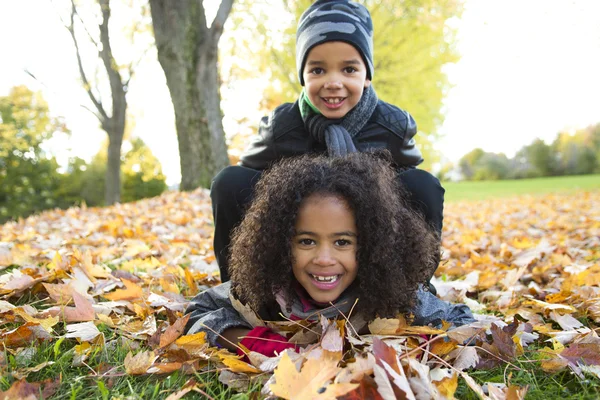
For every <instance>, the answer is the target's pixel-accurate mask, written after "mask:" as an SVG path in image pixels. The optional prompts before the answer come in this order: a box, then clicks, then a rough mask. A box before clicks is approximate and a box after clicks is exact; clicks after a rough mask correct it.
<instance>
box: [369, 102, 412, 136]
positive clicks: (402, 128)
mask: <svg viewBox="0 0 600 400" xmlns="http://www.w3.org/2000/svg"><path fill="white" fill-rule="evenodd" d="M371 121H374V122H376V123H378V124H380V125H382V126H384V127H385V128H387V129H389V130H390V131H392V132H393V133H395V134H396V135H398V136H400V137H404V135H405V134H406V131H407V130H409V129H410V126H411V125H414V124H415V122H414V120H413V118H412V116H411V115H410V114H409V113H408V111H405V110H403V109H401V108H400V107H398V106H395V105H394V104H390V103H387V102H385V101H383V100H379V101H378V103H377V107H376V108H375V111H374V112H373V115H372V116H371Z"/></svg>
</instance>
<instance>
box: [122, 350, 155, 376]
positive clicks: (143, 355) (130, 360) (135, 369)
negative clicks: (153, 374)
mask: <svg viewBox="0 0 600 400" xmlns="http://www.w3.org/2000/svg"><path fill="white" fill-rule="evenodd" d="M157 358H158V356H157V355H156V354H154V352H153V351H140V352H139V353H137V354H136V355H135V356H134V355H133V353H132V352H129V353H127V355H126V356H125V363H124V366H125V372H126V373H127V375H143V374H145V373H146V371H148V368H150V367H151V366H152V364H153V363H154V361H155V360H156V359H157Z"/></svg>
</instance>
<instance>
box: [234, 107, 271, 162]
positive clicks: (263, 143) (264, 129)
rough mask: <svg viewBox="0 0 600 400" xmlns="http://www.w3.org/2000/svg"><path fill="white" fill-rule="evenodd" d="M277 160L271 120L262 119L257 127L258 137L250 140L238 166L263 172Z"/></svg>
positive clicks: (267, 118)
mask: <svg viewBox="0 0 600 400" xmlns="http://www.w3.org/2000/svg"><path fill="white" fill-rule="evenodd" d="M276 160H277V153H276V152H275V144H274V143H273V127H272V119H271V118H269V117H263V118H262V119H261V120H260V125H259V127H258V135H257V136H256V138H254V139H253V140H252V142H251V143H250V145H249V146H248V148H247V149H246V150H245V151H244V154H242V156H241V157H240V165H241V166H243V167H247V168H252V169H257V170H264V169H266V168H268V167H269V166H270V165H271V164H272V163H273V162H274V161H276Z"/></svg>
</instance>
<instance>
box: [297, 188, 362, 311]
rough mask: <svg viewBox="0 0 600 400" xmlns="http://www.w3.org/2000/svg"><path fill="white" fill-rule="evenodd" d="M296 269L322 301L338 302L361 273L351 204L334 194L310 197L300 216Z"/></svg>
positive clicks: (303, 203)
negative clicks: (357, 259) (359, 272)
mask: <svg viewBox="0 0 600 400" xmlns="http://www.w3.org/2000/svg"><path fill="white" fill-rule="evenodd" d="M295 231H296V233H295V236H294V238H293V239H292V256H293V260H294V261H293V265H292V270H293V273H294V277H295V278H296V280H297V281H298V282H299V283H300V285H302V287H303V288H304V289H305V290H306V291H307V292H308V294H309V295H310V297H311V298H312V299H313V300H314V301H316V302H318V303H329V302H333V301H335V300H336V299H337V298H338V297H340V295H341V294H342V293H343V292H344V290H346V289H347V288H348V286H350V284H352V282H354V280H355V279H356V275H357V273H358V263H357V261H356V250H357V245H358V243H357V241H358V232H357V229H356V224H355V222H354V215H353V212H352V211H351V209H350V207H349V205H348V203H347V202H346V201H345V200H343V199H341V198H339V197H337V196H334V195H320V194H314V195H312V196H309V197H308V198H306V199H305V200H304V201H303V202H302V205H301V206H300V210H299V211H298V217H297V218H296V225H295Z"/></svg>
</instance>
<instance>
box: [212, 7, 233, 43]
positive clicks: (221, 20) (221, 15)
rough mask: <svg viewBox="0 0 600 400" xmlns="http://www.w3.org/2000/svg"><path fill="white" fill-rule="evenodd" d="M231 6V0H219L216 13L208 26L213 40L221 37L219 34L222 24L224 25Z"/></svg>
mask: <svg viewBox="0 0 600 400" xmlns="http://www.w3.org/2000/svg"><path fill="white" fill-rule="evenodd" d="M232 7H233V0H221V4H220V5H219V10H218V11H217V15H216V16H215V19H214V20H213V22H212V24H211V26H210V34H211V36H212V37H213V38H214V40H219V38H220V37H221V34H222V33H223V26H224V25H225V21H227V18H228V17H229V14H230V13H231V8H232Z"/></svg>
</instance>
